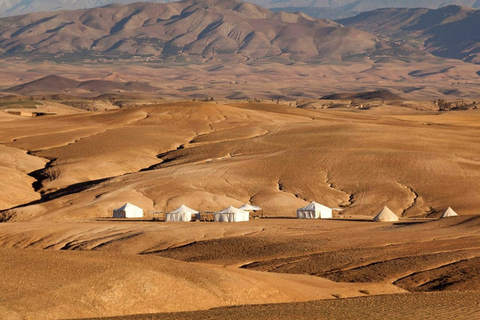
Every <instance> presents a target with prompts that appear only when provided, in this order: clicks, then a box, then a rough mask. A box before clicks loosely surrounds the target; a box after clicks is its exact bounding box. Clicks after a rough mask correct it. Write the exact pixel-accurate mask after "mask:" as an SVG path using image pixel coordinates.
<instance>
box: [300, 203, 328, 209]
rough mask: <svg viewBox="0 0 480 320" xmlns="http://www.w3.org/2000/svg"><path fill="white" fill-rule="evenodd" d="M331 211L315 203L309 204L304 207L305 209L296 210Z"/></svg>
mask: <svg viewBox="0 0 480 320" xmlns="http://www.w3.org/2000/svg"><path fill="white" fill-rule="evenodd" d="M322 208H323V209H331V208H329V207H327V206H324V205H323V204H320V203H318V202H315V201H312V202H310V204H308V205H306V206H305V207H303V208H300V209H298V210H315V209H322Z"/></svg>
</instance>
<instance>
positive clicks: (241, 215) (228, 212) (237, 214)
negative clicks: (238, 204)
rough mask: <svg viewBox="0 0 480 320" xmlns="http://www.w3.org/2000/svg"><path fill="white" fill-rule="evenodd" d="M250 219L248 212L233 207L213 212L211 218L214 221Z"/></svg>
mask: <svg viewBox="0 0 480 320" xmlns="http://www.w3.org/2000/svg"><path fill="white" fill-rule="evenodd" d="M249 219H250V212H248V211H244V210H241V209H237V208H235V207H232V206H230V207H228V208H225V209H223V210H221V211H218V212H215V213H214V215H213V220H214V221H215V222H239V221H248V220H249Z"/></svg>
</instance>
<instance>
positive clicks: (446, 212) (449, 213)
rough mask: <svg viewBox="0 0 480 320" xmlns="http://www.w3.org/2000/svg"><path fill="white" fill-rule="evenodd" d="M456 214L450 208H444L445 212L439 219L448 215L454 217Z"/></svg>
mask: <svg viewBox="0 0 480 320" xmlns="http://www.w3.org/2000/svg"><path fill="white" fill-rule="evenodd" d="M456 216H458V214H457V213H456V212H455V211H453V209H452V208H450V207H448V209H447V210H445V212H444V213H443V214H442V215H441V216H440V219H443V218H448V217H456Z"/></svg>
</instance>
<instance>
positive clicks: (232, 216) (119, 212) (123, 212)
mask: <svg viewBox="0 0 480 320" xmlns="http://www.w3.org/2000/svg"><path fill="white" fill-rule="evenodd" d="M260 210H261V208H260V207H257V206H253V205H251V204H244V205H243V206H241V207H240V208H235V207H232V206H230V207H228V208H225V209H223V210H220V211H218V212H214V213H213V220H214V221H216V222H240V221H248V220H250V212H256V211H260ZM333 210H334V209H332V208H329V207H327V206H324V205H322V204H320V203H317V202H315V201H313V202H311V203H310V204H308V205H307V206H305V207H303V208H300V209H297V218H298V219H331V218H332V217H333ZM337 210H338V209H337ZM457 215H458V214H457V213H456V212H455V211H454V210H453V209H452V208H450V207H448V209H447V210H445V212H444V213H443V214H442V215H441V216H440V218H447V217H454V216H457ZM113 217H114V218H142V217H143V209H142V208H139V207H137V206H136V205H133V204H131V203H126V204H124V205H123V206H122V207H120V208H118V209H114V210H113ZM192 217H196V218H197V220H200V218H201V217H200V212H198V211H196V210H193V209H190V208H189V207H187V206H185V205H181V206H180V207H178V208H177V209H175V210H173V211H171V212H166V213H165V221H169V222H179V221H184V222H190V221H192ZM398 220H399V218H398V216H397V215H396V214H395V213H393V211H392V210H390V209H389V208H388V207H387V206H385V207H384V208H383V209H382V210H381V211H380V212H379V213H378V214H377V215H376V216H375V217H374V218H373V221H376V222H394V221H398Z"/></svg>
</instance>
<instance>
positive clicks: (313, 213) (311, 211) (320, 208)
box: [297, 201, 333, 219]
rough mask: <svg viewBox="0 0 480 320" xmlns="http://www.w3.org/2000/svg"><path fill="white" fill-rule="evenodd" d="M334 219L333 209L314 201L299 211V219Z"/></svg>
mask: <svg viewBox="0 0 480 320" xmlns="http://www.w3.org/2000/svg"><path fill="white" fill-rule="evenodd" d="M332 217H333V214H332V208H329V207H327V206H324V205H323V204H320V203H318V202H315V201H312V202H311V203H310V204H309V205H307V206H305V207H303V208H300V209H297V218H298V219H318V218H320V219H331V218H332Z"/></svg>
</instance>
